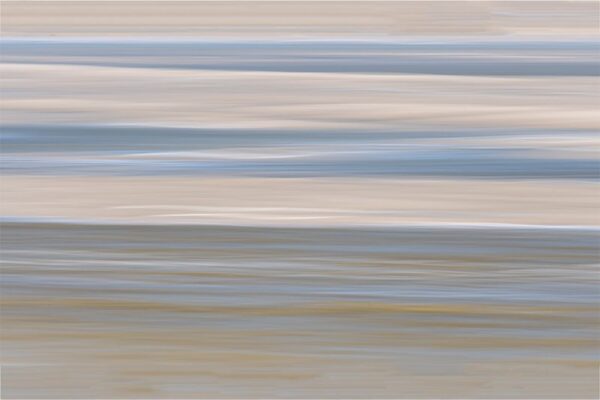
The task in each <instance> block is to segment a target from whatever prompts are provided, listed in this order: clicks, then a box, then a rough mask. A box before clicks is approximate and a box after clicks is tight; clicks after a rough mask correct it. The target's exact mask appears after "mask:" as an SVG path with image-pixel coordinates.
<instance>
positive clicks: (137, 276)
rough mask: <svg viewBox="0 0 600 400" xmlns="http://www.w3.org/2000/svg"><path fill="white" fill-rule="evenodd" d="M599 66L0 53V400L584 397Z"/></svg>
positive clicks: (179, 42) (415, 41) (458, 44)
mask: <svg viewBox="0 0 600 400" xmlns="http://www.w3.org/2000/svg"><path fill="white" fill-rule="evenodd" d="M599 51H600V48H599V45H598V42H597V40H594V39H593V38H589V37H578V36H564V37H559V38H557V37H554V36H511V35H495V36H492V35H491V36H486V35H480V36H461V35H456V36H452V35H446V36H430V37H426V36H418V35H417V36H415V35H413V36H402V35H399V36H388V37H381V36H373V37H363V38H356V37H352V38H332V37H327V36H325V37H323V38H314V37H313V38H293V37H292V38H273V37H260V38H255V37H243V36H229V37H227V38H219V37H206V38H201V37H200V38H199V37H162V36H160V35H156V36H152V35H149V36H148V35H147V36H143V37H133V36H131V37H118V36H116V37H110V36H101V35H100V36H89V35H87V36H83V35H82V36H78V35H76V34H72V35H66V36H35V35H29V36H22V37H7V38H5V39H3V41H2V70H3V78H2V86H3V120H4V123H3V126H2V130H1V135H0V137H1V139H0V140H1V148H2V161H1V163H0V170H1V171H2V177H3V179H2V182H1V183H2V196H1V198H0V200H1V204H2V207H1V208H2V213H1V214H2V223H1V239H2V246H1V255H2V277H1V282H0V284H1V287H2V295H1V297H2V302H3V305H2V312H1V319H2V359H3V361H2V362H3V368H2V380H3V384H2V396H3V398H7V399H8V398H55V399H68V398H172V399H173V398H590V399H591V398H597V397H598V395H599V393H598V387H599V386H598V384H599V382H598V375H597V373H598V362H599V359H600V347H599V344H600V343H599V335H598V334H599V331H600V325H599V322H600V320H599V318H600V317H599V302H600V289H599V288H600V286H599V283H600V282H599V275H598V269H597V266H598V256H599V245H600V242H599V239H600V235H599V232H600V228H599V227H600V219H599V216H600V214H599V210H598V206H597V200H598V198H599V197H600V191H599V189H598V186H597V185H598V176H599V175H598V173H599V164H598V154H599V153H598V151H599V146H598V140H597V137H596V133H597V128H598V119H597V115H596V112H597V103H598V72H599V70H600V69H599V68H600V63H599V57H598V54H599Z"/></svg>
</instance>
